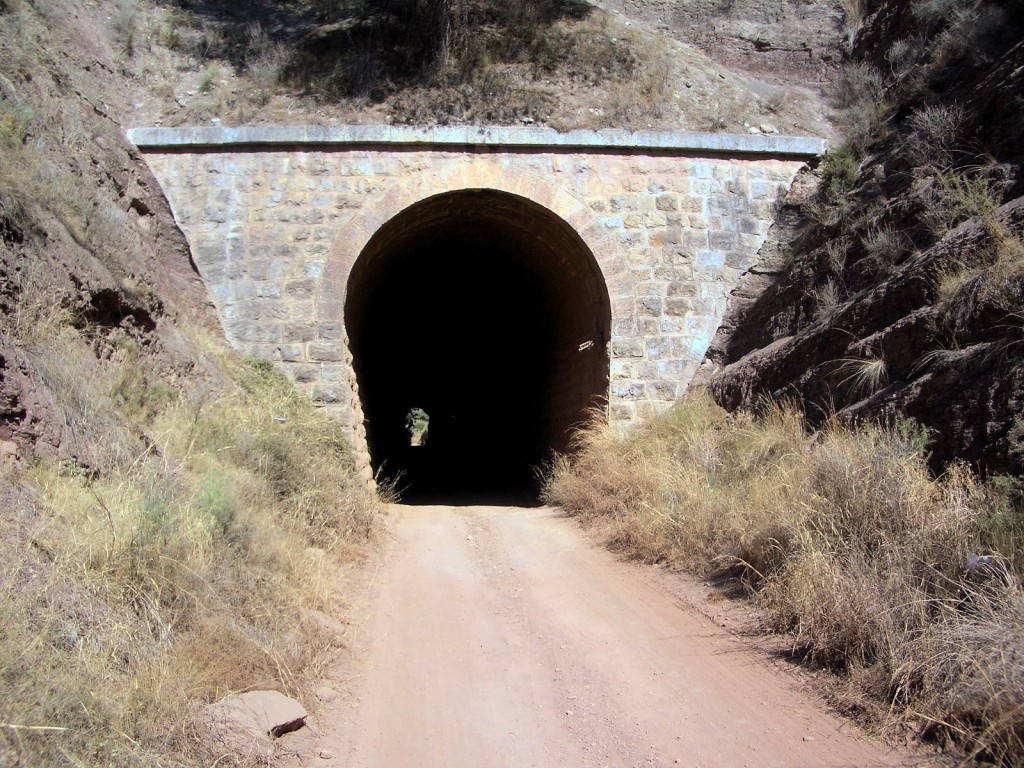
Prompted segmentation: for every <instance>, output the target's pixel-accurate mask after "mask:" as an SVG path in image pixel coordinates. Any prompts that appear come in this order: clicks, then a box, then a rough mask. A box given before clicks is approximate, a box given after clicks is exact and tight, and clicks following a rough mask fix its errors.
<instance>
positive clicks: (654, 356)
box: [646, 326, 672, 360]
mask: <svg viewBox="0 0 1024 768" xmlns="http://www.w3.org/2000/svg"><path fill="white" fill-rule="evenodd" d="M657 332H658V333H660V332H661V327H660V326H658V329H657ZM646 341H647V359H648V360H662V359H664V358H667V357H672V342H671V340H670V339H667V338H665V337H664V336H655V337H653V338H648V339H647V340H646Z"/></svg>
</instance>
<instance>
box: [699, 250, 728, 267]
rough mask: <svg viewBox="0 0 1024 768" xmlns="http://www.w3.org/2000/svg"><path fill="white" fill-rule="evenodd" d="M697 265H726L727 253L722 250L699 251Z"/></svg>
mask: <svg viewBox="0 0 1024 768" xmlns="http://www.w3.org/2000/svg"><path fill="white" fill-rule="evenodd" d="M697 265H698V266H701V267H723V266H725V254H723V253H722V252H721V251H698V252H697Z"/></svg>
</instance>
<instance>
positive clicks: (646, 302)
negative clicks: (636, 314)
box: [640, 296, 663, 317]
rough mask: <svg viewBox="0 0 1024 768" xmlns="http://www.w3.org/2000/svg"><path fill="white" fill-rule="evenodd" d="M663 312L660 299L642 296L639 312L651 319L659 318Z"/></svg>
mask: <svg viewBox="0 0 1024 768" xmlns="http://www.w3.org/2000/svg"><path fill="white" fill-rule="evenodd" d="M662 310H663V303H662V299H661V298H659V297H657V296H644V297H643V298H642V299H640V311H641V312H643V313H644V314H645V315H650V316H651V317H660V316H661V313H662Z"/></svg>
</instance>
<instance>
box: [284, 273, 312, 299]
mask: <svg viewBox="0 0 1024 768" xmlns="http://www.w3.org/2000/svg"><path fill="white" fill-rule="evenodd" d="M315 291H316V280H313V279H312V278H308V277H306V278H302V279H301V280H289V281H288V282H286V283H285V284H284V294H285V296H287V297H288V298H290V299H309V298H312V296H313V293H314V292H315Z"/></svg>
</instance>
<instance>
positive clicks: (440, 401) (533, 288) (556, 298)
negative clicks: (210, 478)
mask: <svg viewBox="0 0 1024 768" xmlns="http://www.w3.org/2000/svg"><path fill="white" fill-rule="evenodd" d="M344 311H345V326H346V330H347V332H348V338H349V347H350V350H351V353H352V358H353V360H352V363H353V367H354V370H355V375H356V381H357V383H358V388H359V399H360V404H361V407H362V411H363V419H364V424H365V428H366V440H367V448H368V450H369V453H370V461H371V465H372V468H373V470H374V472H375V474H376V476H377V478H378V481H380V482H383V483H386V484H388V485H389V486H390V487H393V488H395V489H396V490H397V491H398V492H399V494H400V498H401V500H402V501H403V502H405V503H446V504H460V503H468V504H474V503H489V504H504V503H508V504H528V503H535V502H536V501H537V500H538V496H539V489H540V482H539V479H538V470H539V469H540V468H541V467H543V465H544V464H545V463H546V462H547V461H549V460H550V458H551V457H552V455H553V454H554V453H555V452H566V451H568V450H570V449H571V447H572V437H573V434H574V432H575V431H576V430H577V429H578V428H579V426H580V425H581V424H582V423H584V422H585V421H586V419H587V418H588V416H589V415H590V413H591V412H592V409H595V408H599V409H600V408H603V407H605V405H606V401H607V393H608V373H609V357H608V341H609V338H610V327H611V310H610V305H609V300H608V290H607V287H606V285H605V282H604V279H603V276H602V274H601V270H600V268H599V267H598V264H597V261H596V260H595V258H594V255H593V253H592V252H591V251H590V249H589V248H588V247H587V245H586V244H585V243H584V242H583V240H582V239H581V238H580V236H579V235H578V234H577V233H576V231H575V230H574V229H573V228H572V227H570V226H569V225H568V224H567V223H566V222H564V221H563V220H562V219H560V218H559V217H558V216H556V215H555V214H554V213H552V212H551V211H549V210H548V209H546V208H544V207H543V206H540V205H538V204H536V203H534V202H532V201H530V200H528V199H526V198H523V197H520V196H517V195H513V194H509V193H506V192H499V191H495V190H487V189H469V190H460V191H455V192H447V193H444V194H440V195H436V196H434V197H430V198H427V199H425V200H422V201H420V202H418V203H416V204H414V205H411V206H409V207H408V208H406V209H405V210H403V211H401V212H400V213H399V214H397V215H396V216H394V217H393V218H392V219H390V220H389V221H388V222H387V223H386V224H384V226H382V227H381V228H380V229H379V230H378V231H377V232H376V233H375V234H374V236H373V237H372V238H371V239H370V241H369V242H368V243H367V245H366V247H365V248H364V249H363V251H362V253H360V255H359V257H358V259H357V260H356V262H355V264H354V265H353V268H352V271H351V273H350V275H349V280H348V284H347V288H346V298H345V310H344Z"/></svg>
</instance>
